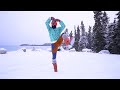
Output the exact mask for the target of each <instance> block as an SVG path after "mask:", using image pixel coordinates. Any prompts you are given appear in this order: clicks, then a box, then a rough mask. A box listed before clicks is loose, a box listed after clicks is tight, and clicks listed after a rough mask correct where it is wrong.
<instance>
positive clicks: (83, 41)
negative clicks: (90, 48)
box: [79, 21, 87, 50]
mask: <svg viewBox="0 0 120 90" xmlns="http://www.w3.org/2000/svg"><path fill="white" fill-rule="evenodd" d="M79 44H80V49H81V50H82V49H84V48H86V47H87V36H86V32H85V26H84V23H83V21H81V38H80V40H79Z"/></svg>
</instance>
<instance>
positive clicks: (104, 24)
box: [102, 11, 109, 49]
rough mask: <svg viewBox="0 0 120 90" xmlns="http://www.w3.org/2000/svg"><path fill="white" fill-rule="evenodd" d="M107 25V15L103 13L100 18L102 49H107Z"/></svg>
mask: <svg viewBox="0 0 120 90" xmlns="http://www.w3.org/2000/svg"><path fill="white" fill-rule="evenodd" d="M108 24H109V18H108V16H107V13H106V12H105V11H104V12H103V16H102V28H103V30H102V32H103V35H104V44H105V46H104V49H107V47H106V46H107V44H108V38H107V37H108Z"/></svg>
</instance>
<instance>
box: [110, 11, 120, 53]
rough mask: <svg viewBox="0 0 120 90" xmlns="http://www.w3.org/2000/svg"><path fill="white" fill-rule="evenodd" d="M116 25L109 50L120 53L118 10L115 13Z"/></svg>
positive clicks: (119, 18)
mask: <svg viewBox="0 0 120 90" xmlns="http://www.w3.org/2000/svg"><path fill="white" fill-rule="evenodd" d="M117 19H118V21H117V24H116V25H117V26H116V28H115V30H114V36H113V37H112V39H113V43H112V45H111V46H112V50H111V52H112V53H114V54H120V11H119V12H118V13H117Z"/></svg>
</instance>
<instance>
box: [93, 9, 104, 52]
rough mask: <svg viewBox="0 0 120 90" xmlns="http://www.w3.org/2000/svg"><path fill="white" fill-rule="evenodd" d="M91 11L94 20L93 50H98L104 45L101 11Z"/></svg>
mask: <svg viewBox="0 0 120 90" xmlns="http://www.w3.org/2000/svg"><path fill="white" fill-rule="evenodd" d="M93 13H94V20H95V25H94V26H93V51H94V52H99V51H101V50H103V49H104V47H105V45H106V43H105V37H104V32H103V25H102V12H101V11H93Z"/></svg>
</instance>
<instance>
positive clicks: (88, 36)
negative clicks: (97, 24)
mask: <svg viewBox="0 0 120 90" xmlns="http://www.w3.org/2000/svg"><path fill="white" fill-rule="evenodd" d="M91 29H92V27H91V26H89V30H88V35H87V39H88V46H87V48H89V49H91V47H92V46H91V45H92V32H91Z"/></svg>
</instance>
